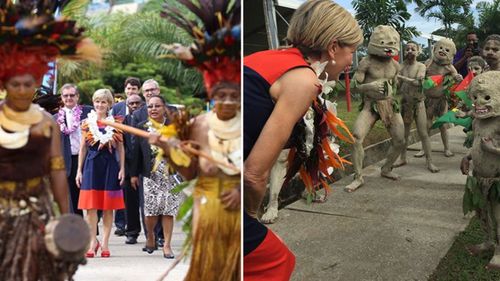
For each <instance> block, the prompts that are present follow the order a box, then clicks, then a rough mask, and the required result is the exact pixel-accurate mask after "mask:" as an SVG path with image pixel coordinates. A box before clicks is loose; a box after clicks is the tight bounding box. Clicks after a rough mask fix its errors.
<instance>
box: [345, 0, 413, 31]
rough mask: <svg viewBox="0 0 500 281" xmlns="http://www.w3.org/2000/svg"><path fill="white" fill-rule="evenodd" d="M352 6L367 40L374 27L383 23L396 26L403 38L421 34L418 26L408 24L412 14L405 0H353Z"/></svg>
mask: <svg viewBox="0 0 500 281" xmlns="http://www.w3.org/2000/svg"><path fill="white" fill-rule="evenodd" d="M352 6H353V8H354V10H356V19H357V20H358V23H359V24H360V26H361V28H362V29H363V34H364V35H365V39H366V40H368V39H369V38H370V36H371V34H372V31H373V29H374V28H375V27H376V26H377V25H381V24H384V25H390V26H392V27H394V28H395V29H396V30H397V31H398V32H399V34H400V35H401V38H402V39H403V40H410V39H412V38H413V37H415V36H418V35H419V32H418V31H417V28H416V27H414V26H407V25H406V21H407V20H409V19H410V17H411V14H410V13H409V12H408V10H407V8H406V3H405V1H403V0H353V1H352Z"/></svg>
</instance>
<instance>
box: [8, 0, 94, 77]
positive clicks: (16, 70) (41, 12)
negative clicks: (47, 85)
mask: <svg viewBox="0 0 500 281" xmlns="http://www.w3.org/2000/svg"><path fill="white" fill-rule="evenodd" d="M69 2H71V0H19V1H16V3H13V1H12V0H7V1H2V3H0V61H1V62H2V63H1V64H0V81H6V80H7V79H9V78H11V77H13V76H17V75H22V74H31V75H33V77H34V78H35V79H37V80H38V79H41V78H42V77H43V75H44V74H45V73H46V72H47V71H48V70H49V66H48V63H49V62H51V61H54V60H55V59H56V58H57V57H62V56H64V57H68V58H71V59H91V60H99V58H100V52H99V50H98V48H97V47H96V46H95V45H94V44H93V43H92V42H91V41H90V40H88V39H85V38H84V37H83V35H82V33H83V29H82V28H77V27H76V22H75V21H72V20H66V19H63V18H61V19H56V18H55V17H54V13H55V12H56V11H57V10H62V9H63V8H64V7H65V6H66V5H67V4H68V3H69Z"/></svg>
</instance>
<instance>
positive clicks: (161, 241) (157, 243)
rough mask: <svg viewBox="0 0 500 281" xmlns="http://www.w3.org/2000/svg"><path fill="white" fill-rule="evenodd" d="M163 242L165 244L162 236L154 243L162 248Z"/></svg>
mask: <svg viewBox="0 0 500 281" xmlns="http://www.w3.org/2000/svg"><path fill="white" fill-rule="evenodd" d="M163 244H165V239H163V238H158V240H156V245H157V246H158V247H160V248H163Z"/></svg>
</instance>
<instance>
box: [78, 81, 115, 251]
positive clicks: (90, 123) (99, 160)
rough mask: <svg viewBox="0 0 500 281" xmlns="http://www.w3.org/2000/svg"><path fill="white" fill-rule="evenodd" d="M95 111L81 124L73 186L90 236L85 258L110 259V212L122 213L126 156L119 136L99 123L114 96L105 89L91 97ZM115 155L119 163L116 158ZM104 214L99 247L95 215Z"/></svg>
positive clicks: (111, 217) (109, 117) (106, 114)
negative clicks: (117, 211) (85, 214)
mask: <svg viewBox="0 0 500 281" xmlns="http://www.w3.org/2000/svg"><path fill="white" fill-rule="evenodd" d="M92 102H93V104H94V109H95V111H94V110H93V111H91V112H90V113H89V114H88V116H87V119H85V120H84V121H83V123H82V141H81V144H80V154H79V158H78V170H77V175H76V184H77V185H78V186H79V187H80V199H79V201H78V209H82V210H87V212H86V213H87V222H88V224H89V226H90V228H91V235H92V237H95V238H94V239H92V241H91V243H90V248H89V250H88V252H87V254H86V257H88V258H92V257H94V256H95V255H97V251H98V250H99V247H102V251H101V257H105V258H107V257H109V256H110V252H109V248H108V242H109V236H110V233H111V227H112V224H113V210H118V209H124V208H125V205H124V201H123V191H122V189H121V185H122V184H123V181H124V179H125V152H124V148H123V137H122V134H121V132H119V131H117V130H116V129H114V128H112V127H110V126H101V124H99V122H98V120H102V119H106V120H110V121H116V120H114V118H115V117H113V116H112V115H109V116H108V112H109V110H110V109H111V106H112V105H113V95H112V94H111V92H110V91H109V90H107V89H100V90H97V91H96V92H95V93H94V95H93V96H92ZM116 153H118V159H117V156H116ZM98 210H102V211H103V224H104V233H103V239H102V245H101V244H100V243H99V241H98V240H97V237H96V233H97V211H98Z"/></svg>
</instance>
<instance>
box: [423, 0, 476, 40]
mask: <svg viewBox="0 0 500 281" xmlns="http://www.w3.org/2000/svg"><path fill="white" fill-rule="evenodd" d="M414 2H415V4H416V5H417V8H415V11H416V12H418V13H419V14H420V16H422V17H424V18H425V19H427V20H429V19H431V18H434V19H436V20H438V21H440V22H441V23H442V24H443V26H444V35H445V36H447V37H451V35H452V30H453V27H452V26H453V24H457V23H465V21H466V20H467V19H470V14H471V11H470V5H471V4H472V2H473V0H415V1H414Z"/></svg>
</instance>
